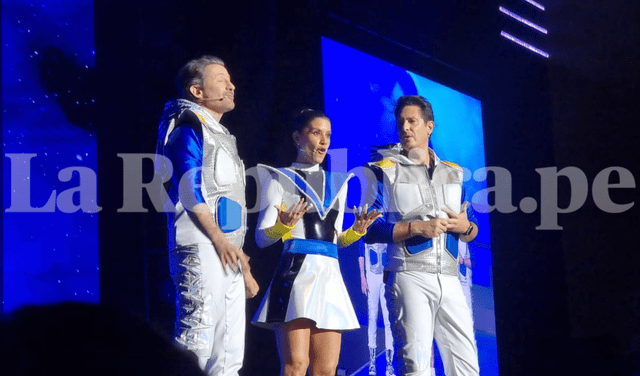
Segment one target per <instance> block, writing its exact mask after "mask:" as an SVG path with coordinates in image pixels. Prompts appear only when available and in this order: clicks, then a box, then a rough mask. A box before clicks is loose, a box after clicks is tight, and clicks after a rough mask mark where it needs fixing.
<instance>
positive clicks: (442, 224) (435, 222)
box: [411, 218, 449, 238]
mask: <svg viewBox="0 0 640 376" xmlns="http://www.w3.org/2000/svg"><path fill="white" fill-rule="evenodd" d="M448 222H449V220H448V219H443V218H433V219H430V220H428V221H414V222H411V235H412V236H415V235H421V236H424V237H425V238H437V237H438V236H440V235H442V234H444V233H445V232H447V224H448Z"/></svg>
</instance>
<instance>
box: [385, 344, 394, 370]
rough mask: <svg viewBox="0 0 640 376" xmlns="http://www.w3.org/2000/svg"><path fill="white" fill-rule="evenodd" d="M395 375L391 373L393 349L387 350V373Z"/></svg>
mask: <svg viewBox="0 0 640 376" xmlns="http://www.w3.org/2000/svg"><path fill="white" fill-rule="evenodd" d="M386 376H395V373H393V350H387V375H386Z"/></svg>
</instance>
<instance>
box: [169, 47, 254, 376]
mask: <svg viewBox="0 0 640 376" xmlns="http://www.w3.org/2000/svg"><path fill="white" fill-rule="evenodd" d="M176 85H177V86H178V91H179V92H180V96H181V97H182V99H178V100H174V101H169V102H168V103H167V104H166V106H165V110H164V113H163V115H162V119H161V122H160V132H159V138H158V154H162V155H164V156H166V157H167V158H169V160H170V161H171V162H172V165H173V175H172V179H171V180H170V181H169V182H167V188H168V191H169V196H170V198H171V201H172V202H173V204H174V205H175V212H174V213H170V217H169V246H170V249H171V252H170V257H169V258H170V266H171V276H172V278H173V280H174V284H175V286H176V316H177V317H176V334H175V336H176V341H177V342H178V343H180V344H182V345H184V346H185V347H186V348H188V349H189V350H192V351H193V352H195V353H196V355H197V356H198V359H199V361H200V367H201V368H202V369H203V370H205V372H207V373H208V374H209V375H223V376H226V375H237V374H238V370H239V369H240V368H241V366H242V360H243V357H244V333H245V295H246V297H253V296H255V295H256V294H257V291H258V285H257V283H256V282H255V280H254V279H253V277H252V276H251V272H250V270H249V263H248V257H247V256H246V255H245V254H244V253H243V251H242V249H241V247H242V245H243V242H244V235H245V232H246V226H247V224H246V202H245V178H244V164H243V163H242V160H240V157H239V156H238V151H237V149H236V140H235V137H233V136H232V135H231V134H230V133H229V131H228V130H227V128H225V127H224V126H223V125H222V124H220V119H221V118H222V115H224V114H225V113H227V112H229V111H231V110H233V108H234V107H235V102H234V94H235V86H234V85H233V83H232V82H231V77H230V75H229V72H228V71H227V69H226V67H225V66H224V63H223V62H222V60H220V59H219V58H216V57H213V56H204V57H201V58H199V59H195V60H192V61H190V62H188V63H187V64H186V65H185V66H184V67H183V68H182V69H181V70H180V72H179V73H178V77H177V79H176Z"/></svg>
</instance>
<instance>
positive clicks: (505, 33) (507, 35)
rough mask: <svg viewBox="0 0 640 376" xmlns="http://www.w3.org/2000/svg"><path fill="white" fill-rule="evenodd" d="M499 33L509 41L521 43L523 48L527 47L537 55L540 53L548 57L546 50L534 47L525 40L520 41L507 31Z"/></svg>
mask: <svg viewBox="0 0 640 376" xmlns="http://www.w3.org/2000/svg"><path fill="white" fill-rule="evenodd" d="M500 35H502V36H503V37H505V38H507V39H509V40H510V41H512V42H513V43H516V44H519V45H521V46H522V47H524V48H526V49H529V50H531V51H533V52H535V53H537V54H538V55H541V56H544V57H546V58H549V54H548V53H546V52H544V51H542V50H541V49H539V48H536V47H534V46H532V45H530V44H529V43H527V42H524V41H522V40H520V39H518V38H516V37H514V36H513V35H511V34H509V33H507V32H506V31H501V32H500Z"/></svg>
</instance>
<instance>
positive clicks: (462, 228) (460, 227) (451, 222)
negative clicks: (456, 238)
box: [444, 201, 470, 234]
mask: <svg viewBox="0 0 640 376" xmlns="http://www.w3.org/2000/svg"><path fill="white" fill-rule="evenodd" d="M467 206H469V202H468V201H465V203H464V204H462V210H461V211H460V213H458V214H456V213H454V212H452V211H451V210H449V209H447V208H445V209H444V212H445V213H447V215H448V216H449V219H448V220H447V231H448V232H455V233H458V234H462V233H465V232H467V230H468V229H469V225H470V223H469V220H468V219H467Z"/></svg>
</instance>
